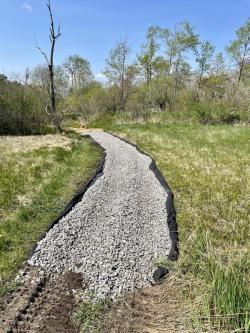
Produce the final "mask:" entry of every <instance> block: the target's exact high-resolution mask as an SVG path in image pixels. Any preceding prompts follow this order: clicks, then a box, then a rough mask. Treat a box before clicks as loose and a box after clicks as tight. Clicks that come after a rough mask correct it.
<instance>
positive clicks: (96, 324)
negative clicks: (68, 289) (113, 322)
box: [72, 301, 109, 333]
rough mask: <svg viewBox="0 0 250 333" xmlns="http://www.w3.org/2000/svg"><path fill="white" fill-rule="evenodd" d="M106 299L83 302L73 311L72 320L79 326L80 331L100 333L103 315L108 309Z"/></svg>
mask: <svg viewBox="0 0 250 333" xmlns="http://www.w3.org/2000/svg"><path fill="white" fill-rule="evenodd" d="M108 306H109V303H108V302H107V301H99V302H95V303H94V302H83V303H81V304H80V305H79V306H78V307H77V308H76V310H75V312H74V313H73V318H72V319H73V322H74V323H75V324H76V325H77V326H80V329H81V332H85V333H88V332H89V333H91V332H95V333H102V332H103V331H102V328H103V316H104V314H105V313H106V312H107V311H108Z"/></svg>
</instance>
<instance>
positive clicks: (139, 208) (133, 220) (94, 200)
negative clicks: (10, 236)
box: [29, 131, 171, 299]
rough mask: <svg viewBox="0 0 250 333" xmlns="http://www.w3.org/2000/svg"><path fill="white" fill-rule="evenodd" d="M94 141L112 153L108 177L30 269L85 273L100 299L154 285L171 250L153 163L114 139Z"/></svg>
mask: <svg viewBox="0 0 250 333" xmlns="http://www.w3.org/2000/svg"><path fill="white" fill-rule="evenodd" d="M88 134H89V135H91V137H92V138H93V139H94V140H95V141H96V142H97V143H99V144H100V145H101V146H102V147H103V148H104V149H105V150H106V160H105V165H104V170H103V174H102V175H101V176H100V177H98V178H97V179H96V181H95V182H94V184H93V185H92V186H91V187H90V188H88V190H87V191H86V193H85V194H84V196H83V198H82V200H81V201H80V202H79V203H78V204H77V205H76V206H75V207H74V208H73V209H72V210H71V211H70V213H69V214H68V215H66V216H65V217H64V218H62V219H61V220H60V222H59V223H58V224H56V225H55V226H54V227H53V228H52V229H50V230H49V232H48V233H47V234H46V237H45V238H43V239H42V240H41V241H40V242H39V243H38V245H37V248H36V250H35V252H34V254H33V256H32V257H31V258H30V260H29V264H30V265H34V266H40V267H41V268H42V269H44V270H45V271H47V272H51V273H60V272H63V271H65V270H72V271H75V272H81V273H82V274H83V277H84V281H85V282H86V283H87V286H88V287H87V291H88V292H89V291H90V292H93V293H94V295H95V298H96V299H100V298H104V297H116V296H117V295H119V294H120V293H123V292H124V291H128V290H132V289H134V288H141V287H146V286H149V285H151V284H152V283H153V278H152V274H153V271H154V269H155V267H154V261H155V259H157V258H159V257H166V256H167V255H168V254H169V251H170V248H171V240H170V237H169V230H168V226H167V210H166V199H167V191H166V190H165V188H164V187H163V186H162V185H161V184H160V182H159V181H158V179H157V178H156V177H155V174H154V173H153V171H151V170H150V169H149V167H150V164H151V159H150V158H149V157H148V156H146V155H144V154H142V153H140V152H139V151H138V150H137V149H136V148H135V147H133V146H131V145H129V144H127V143H126V142H124V141H122V140H120V139H118V138H116V137H114V136H112V135H111V134H108V133H105V132H100V131H91V132H88Z"/></svg>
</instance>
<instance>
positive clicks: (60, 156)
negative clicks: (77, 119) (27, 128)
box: [0, 134, 101, 293]
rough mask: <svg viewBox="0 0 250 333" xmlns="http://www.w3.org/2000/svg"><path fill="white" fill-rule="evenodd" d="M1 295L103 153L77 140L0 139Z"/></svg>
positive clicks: (49, 137)
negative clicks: (40, 237) (40, 236)
mask: <svg viewBox="0 0 250 333" xmlns="http://www.w3.org/2000/svg"><path fill="white" fill-rule="evenodd" d="M0 147H1V148H0V293H1V292H4V291H6V289H8V288H9V287H10V283H9V282H10V281H11V277H12V276H13V275H14V274H15V273H16V271H17V270H18V268H19V267H20V266H21V264H22V262H23V261H24V259H25V258H26V256H27V254H28V252H29V251H30V250H31V248H32V246H33V245H34V244H35V242H36V240H37V239H38V237H39V235H41V234H42V233H43V232H44V231H45V230H46V228H47V226H48V224H49V223H50V222H52V221H53V219H55V218H56V217H57V216H58V215H59V213H60V212H61V211H62V210H63V208H64V207H65V205H66V204H67V203H68V202H69V200H70V199H71V198H72V197H73V195H74V193H75V192H76V191H77V189H78V188H79V187H80V185H82V184H83V183H84V181H85V180H87V178H89V177H90V175H91V174H92V173H93V172H94V171H95V169H96V166H97V164H98V162H99V159H100V157H101V149H100V148H99V147H97V146H96V145H95V144H93V143H92V142H91V141H90V140H89V139H87V138H79V137H78V136H76V135H73V134H72V135H67V136H65V135H46V136H27V137H1V138H0Z"/></svg>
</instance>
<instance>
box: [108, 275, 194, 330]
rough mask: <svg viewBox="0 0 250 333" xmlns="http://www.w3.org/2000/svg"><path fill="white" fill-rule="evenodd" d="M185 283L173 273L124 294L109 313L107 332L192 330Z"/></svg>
mask: <svg viewBox="0 0 250 333" xmlns="http://www.w3.org/2000/svg"><path fill="white" fill-rule="evenodd" d="M182 287H183V281H181V280H179V279H178V277H177V276H176V275H175V274H170V275H169V277H168V278H167V279H166V280H165V281H164V282H163V283H161V284H159V285H156V286H154V287H150V288H144V289H139V290H136V291H134V292H133V293H130V294H128V295H126V296H124V298H123V299H120V300H119V301H118V302H117V303H114V304H113V306H112V308H111V310H110V311H109V312H108V313H107V314H106V316H105V318H104V328H103V332H105V333H188V332H189V331H188V330H187V328H186V323H185V322H186V318H187V316H188V313H187V312H188V306H187V304H186V303H185V300H184V297H183V289H182Z"/></svg>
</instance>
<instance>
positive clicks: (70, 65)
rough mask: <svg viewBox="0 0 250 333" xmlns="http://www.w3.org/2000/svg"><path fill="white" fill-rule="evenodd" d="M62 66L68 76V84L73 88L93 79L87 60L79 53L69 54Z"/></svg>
mask: <svg viewBox="0 0 250 333" xmlns="http://www.w3.org/2000/svg"><path fill="white" fill-rule="evenodd" d="M63 67H64V68H65V69H66V71H67V73H68V75H69V77H70V81H71V82H70V85H71V87H72V88H73V89H74V90H76V89H80V88H82V87H84V86H85V85H86V84H89V83H90V82H91V81H92V80H93V74H92V72H91V69H90V64H89V62H88V60H86V59H84V58H81V57H80V56H79V55H72V56H69V57H68V58H67V59H65V61H64V64H63Z"/></svg>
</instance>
